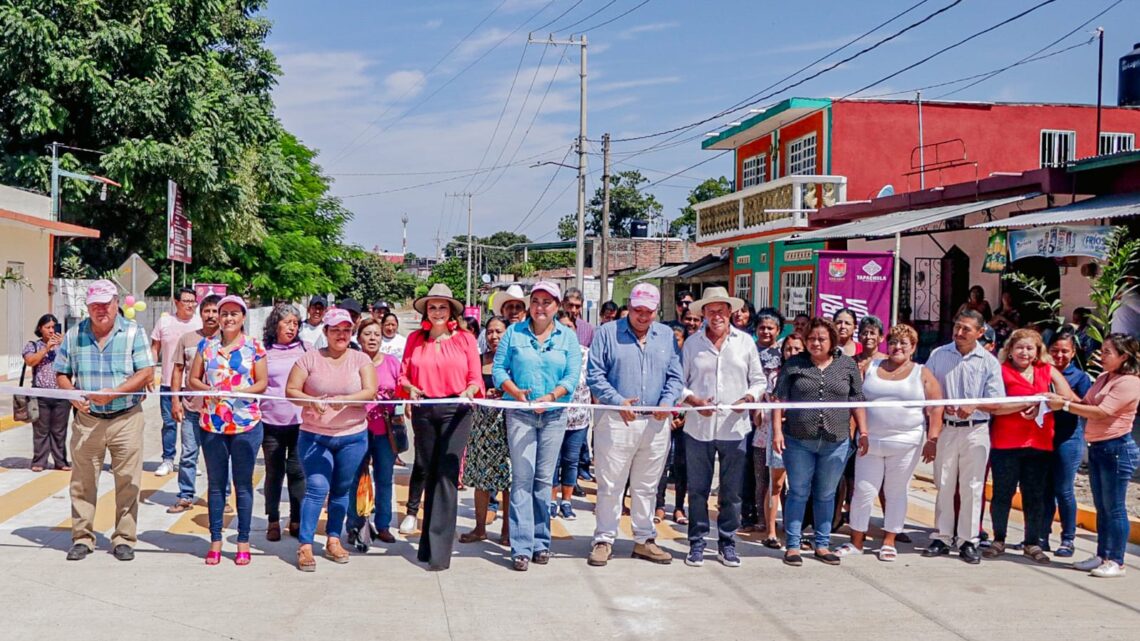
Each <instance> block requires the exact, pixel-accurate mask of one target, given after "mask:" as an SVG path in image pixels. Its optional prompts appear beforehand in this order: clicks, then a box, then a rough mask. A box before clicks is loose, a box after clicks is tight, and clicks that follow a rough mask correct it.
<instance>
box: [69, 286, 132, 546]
mask: <svg viewBox="0 0 1140 641" xmlns="http://www.w3.org/2000/svg"><path fill="white" fill-rule="evenodd" d="M87 313H88V315H89V316H90V318H87V319H85V320H83V321H81V322H80V323H79V325H77V326H75V327H72V328H71V329H70V330H69V331H68V332H67V337H66V338H65V339H64V341H63V345H61V346H60V350H59V356H58V357H57V358H56V359H55V371H56V380H57V381H58V383H59V387H60V389H65V390H82V391H85V392H88V393H87V394H85V398H83V399H81V400H74V401H71V404H72V406H74V407H75V410H76V412H75V422H74V424H73V425H72V431H71V453H72V456H73V460H74V463H73V465H72V468H71V542H72V545H71V549H70V550H68V552H67V559H68V560H69V561H81V560H83V559H84V558H86V556H87V555H88V554H90V553H91V552H92V551H93V550H94V549H95V530H94V523H95V502H96V499H97V498H98V496H99V472H101V471H102V469H103V460H104V458H105V457H106V455H107V452H110V453H111V473H112V474H113V475H114V477H115V532H114V534H113V535H112V537H111V545H112V546H113V548H112V552H113V553H114V555H115V558H116V559H119V560H120V561H131V560H133V559H134V558H135V553H134V546H135V542H136V541H137V540H138V537H137V532H138V523H137V519H138V513H139V485H140V478H141V477H142V444H143V413H142V396H141V395H134V394H131V392H141V391H143V390H144V389H145V388H146V386H147V384H148V383H150V382H152V381H153V380H154V361H153V360H152V355H151V351H150V346H149V345H147V341H146V333H145V332H143V331H142V329H141V328H139V326H138V325H136V324H135V323H134V322H132V321H129V320H127V319H126V318H123V317H122V316H120V315H119V291H118V288H117V287H116V286H115V284H114V283H112V282H110V281H107V280H98V281H95V282H94V283H92V284H91V285H90V286H89V287H88V288H87Z"/></svg>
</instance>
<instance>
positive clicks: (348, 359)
mask: <svg viewBox="0 0 1140 641" xmlns="http://www.w3.org/2000/svg"><path fill="white" fill-rule="evenodd" d="M322 324H323V325H324V336H325V341H326V343H327V345H326V346H325V347H322V348H321V349H319V350H310V351H308V352H305V355H304V356H302V357H301V358H300V359H298V360H297V363H296V364H295V365H293V370H292V371H291V372H289V381H288V382H287V383H286V385H285V395H286V396H288V397H289V398H290V399H293V401H294V402H295V403H297V404H298V405H300V406H301V407H302V410H301V434H300V436H298V437H297V449H298V450H300V453H301V467H302V468H303V469H304V470H305V498H304V499H303V500H302V501H301V532H300V536H299V537H298V538H299V540H300V546H299V547H298V548H297V568H298V569H300V570H301V571H302V572H313V571H315V570H316V569H317V562H316V560H315V559H314V558H313V539H314V538H315V536H316V533H317V521H318V520H319V519H320V517H321V510H322V509H323V508H324V506H325V499H326V498H327V499H328V517H327V519H326V521H325V534H326V535H327V539H326V541H325V550H324V556H325V558H326V559H328V560H330V561H332V562H334V563H341V564H343V563H348V551H347V550H345V549H344V546H343V545H341V542H340V535H341V531H342V530H343V529H344V520H345V517H346V516H347V515H348V510H349V506H350V505H351V503H352V501H351V499H350V497H352V496H353V490H355V489H356V484H355V483H354V481H355V480H356V475H357V471H358V470H359V469H360V462H361V461H362V460H364V455H365V453H366V452H367V451H368V409H367V406H365V405H364V404H362V403H359V402H356V401H371V400H373V399H375V398H376V368H375V367H373V365H372V359H371V358H369V357H368V355H367V354H365V353H364V352H360V351H357V350H355V349H350V348H349V342H350V341H351V340H352V326H353V323H352V316H350V315H349V313H348V311H347V310H344V309H340V308H338V307H330V308H329V309H328V311H326V312H325V316H324V319H323V321H322Z"/></svg>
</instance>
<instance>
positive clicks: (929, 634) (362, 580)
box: [0, 400, 1140, 641]
mask: <svg viewBox="0 0 1140 641" xmlns="http://www.w3.org/2000/svg"><path fill="white" fill-rule="evenodd" d="M147 415H148V417H149V425H150V426H152V427H151V429H150V431H149V432H148V433H147V448H146V450H147V454H148V463H147V464H146V469H147V471H146V472H144V475H143V505H142V506H141V508H140V514H139V522H140V544H139V546H138V556H137V559H136V560H135V561H134V562H133V563H121V562H118V561H116V560H115V559H114V558H113V557H112V556H110V555H109V554H107V553H106V552H107V549H108V547H109V545H108V542H107V540H106V538H105V537H106V536H109V535H110V533H111V530H112V527H113V507H114V502H113V499H112V487H111V477H110V475H109V473H107V474H104V475H103V477H102V487H103V488H105V489H104V493H103V494H102V495H101V497H100V501H99V509H98V514H97V518H96V524H97V528H98V529H99V530H100V531H102V532H103V533H104V535H105V536H104V537H101V538H100V541H99V546H100V547H99V549H98V550H97V552H96V553H95V554H93V555H91V556H89V557H88V558H87V560H85V561H82V562H79V563H74V562H71V563H69V562H67V561H65V560H64V554H65V551H66V549H67V548H68V546H69V544H70V535H69V530H68V526H69V521H70V518H69V516H70V508H69V502H68V496H67V492H68V489H67V485H68V475H67V474H66V473H64V472H45V473H41V474H33V473H32V472H31V471H29V470H28V469H27V461H28V455H29V453H30V450H31V431H30V428H29V427H27V426H22V427H17V428H13V429H9V430H7V431H5V432H3V433H0V560H2V562H3V564H4V572H3V576H4V580H3V581H2V582H0V603H3V604H4V613H5V614H4V621H3V624H2V629H3V631H4V633H3V638H5V639H31V638H36V639H40V640H48V639H68V640H70V639H75V638H77V637H78V638H81V639H84V640H90V641H95V640H99V639H114V640H117V641H119V640H128V639H145V640H147V641H150V640H153V639H162V640H163V641H174V640H180V639H194V640H198V639H247V640H251V641H253V640H264V639H315V638H334V639H375V638H395V639H402V640H410V639H452V638H454V639H465V640H476V639H489V640H494V641H509V640H513V639H520V640H523V639H525V640H528V641H529V640H531V639H535V638H554V637H558V638H574V639H649V638H658V639H659V638H663V637H671V638H688V639H749V640H756V639H812V640H816V639H844V640H856V639H882V638H898V639H902V638H913V639H923V641H937V640H941V639H979V640H985V641H992V640H994V639H1002V640H1006V639H1053V638H1060V637H1061V636H1080V637H1084V638H1095V639H1098V640H1102V639H1103V640H1108V639H1136V638H1138V636H1137V635H1138V634H1140V632H1138V630H1140V562H1138V559H1137V557H1136V556H1135V554H1136V553H1137V552H1138V550H1137V549H1135V548H1132V549H1131V552H1132V554H1131V555H1130V556H1129V558H1128V564H1127V565H1128V571H1129V576H1128V577H1126V578H1124V579H1117V580H1098V579H1093V578H1090V577H1088V576H1086V575H1085V574H1083V573H1080V572H1076V571H1074V570H1071V569H1069V568H1068V567H1067V565H1068V564H1067V563H1061V562H1057V563H1053V564H1052V565H1050V566H1048V567H1041V566H1037V565H1033V564H1030V563H1027V562H1025V561H1023V560H1022V557H1021V556H1020V555H1019V554H1010V555H1008V556H1007V558H1006V559H1003V560H999V561H988V560H987V561H985V562H983V564H982V565H981V566H980V567H970V566H967V565H966V564H964V563H962V562H960V561H958V560H957V559H956V558H955V557H949V558H945V557H944V558H939V559H923V558H920V557H919V556H918V554H917V552H916V551H914V549H913V547H912V546H909V545H902V546H900V552H901V554H900V556H899V560H898V561H897V562H896V563H894V564H886V563H881V562H879V561H878V560H876V558H875V557H874V556H871V555H870V554H868V555H866V556H863V557H861V558H858V559H845V560H844V561H843V565H842V566H841V567H838V568H834V567H828V566H825V565H823V564H821V563H818V562H816V561H814V560H812V559H811V558H808V557H807V556H805V562H804V566H803V567H802V568H798V569H797V568H790V567H785V566H784V565H782V564H781V563H780V561H779V558H780V553H778V552H775V551H772V550H767V549H765V548H763V547H762V546H760V545H759V544H758V540H759V539H758V538H749V537H745V538H744V539H743V542H742V543H741V545H740V554H741V556H742V557H743V561H744V564H743V567H741V568H737V569H730V568H725V567H722V566H721V565H719V564H718V563H717V562H716V560H715V558H714V557H712V556H711V555H710V556H709V557H707V558H706V561H705V566H704V567H702V568H690V567H686V566H685V565H684V564H683V563H682V559H683V556H684V553H685V549H686V547H685V544H684V531H683V528H678V527H675V526H673V527H671V526H670V525H669V524H668V523H663V524H661V526H660V528H659V532H660V534H659V541H660V542H662V543H663V544H664V546H665V547H666V549H668V550H669V551H671V552H672V553H673V554H674V558H675V560H674V563H673V564H672V565H671V566H668V567H663V566H656V565H652V564H650V563H647V562H645V561H638V560H634V559H631V558H629V552H630V548H631V546H632V543H631V542H630V541H628V540H623V541H621V542H619V543H618V545H617V548H616V554H615V558H614V560H613V561H611V562H610V564H609V566H608V567H605V568H591V567H588V566H587V565H586V562H585V560H584V557H585V556H586V554H587V553H588V551H589V548H590V535H591V532H592V529H593V524H594V520H593V516H592V514H591V510H592V506H593V496H592V485H589V486H588V487H589V488H591V495H590V496H589V497H588V498H587V499H577V503H576V509H577V511H578V514H579V518H578V520H576V521H572V522H565V521H562V520H557V521H556V522H555V523H554V535H555V539H556V540H555V541H554V552H555V553H556V557H555V558H554V559H553V560H552V561H551V563H550V565H548V566H546V567H542V566H537V565H532V566H531V570H530V571H529V572H527V573H525V574H520V573H516V572H514V571H512V570H511V569H510V568H509V565H508V562H507V552H506V550H505V549H504V548H502V547H500V546H498V545H495V544H492V543H489V542H487V543H482V544H474V545H462V544H459V543H456V558H455V559H454V562H453V564H452V569H451V570H450V571H449V572H443V573H431V572H427V571H426V570H425V568H424V566H423V565H421V564H419V563H417V562H415V546H416V537H415V536H412V537H408V538H407V539H405V538H404V537H399V536H398V542H397V543H396V544H394V545H391V546H381V547H379V548H374V549H373V551H372V552H370V553H369V554H368V555H366V556H365V555H358V554H355V553H354V554H353V557H352V561H351V563H349V564H348V565H346V566H337V565H334V564H333V563H331V562H329V561H326V560H324V559H323V558H320V557H318V560H317V572H316V573H315V574H302V573H301V572H299V571H297V570H296V568H295V566H294V559H295V553H296V542H295V541H294V540H292V539H289V538H288V537H286V539H285V540H283V541H281V542H279V543H268V542H266V541H265V538H264V532H265V519H264V505H263V499H262V494H261V491H260V479H261V474H262V468H260V467H259V468H258V470H257V477H256V478H257V481H258V485H259V489H258V492H257V499H256V503H255V513H254V525H253V529H254V532H253V537H252V544H253V554H254V556H253V563H252V565H250V566H249V567H244V568H242V567H237V566H235V565H233V563H232V554H233V550H234V542H233V541H234V540H233V537H234V535H235V532H234V531H233V530H231V529H227V532H226V548H225V555H226V556H225V557H224V558H223V561H222V564H221V565H220V566H217V567H207V566H205V565H204V564H203V561H202V559H203V556H204V555H205V552H206V550H207V547H208V533H207V529H206V525H207V520H206V508H205V505H204V503H201V502H200V505H199V506H198V507H196V508H195V509H194V510H193V511H191V512H189V513H186V514H182V515H169V514H166V511H165V509H166V507H167V506H168V505H170V504H171V503H173V501H174V498H175V494H176V491H177V481H176V478H175V475H169V476H167V477H164V478H158V477H155V476H154V474H153V473H152V471H153V470H154V469H155V467H156V465H157V463H158V458H159V456H158V453H159V438H158V433H159V421H158V411H157V403H156V402H155V401H153V400H152V401H148V403H147ZM409 454H410V453H409ZM409 454H405V455H404V458H405V460H411V457H410V456H409ZM408 473H409V468H397V474H398V483H399V487H398V488H397V496H398V500H399V501H400V504H401V505H402V503H403V501H404V499H405V498H406V495H407V490H406V484H407V476H408ZM199 488H200V489H201V490H202V491H204V489H205V478H204V477H202V478H199ZM671 497H672V491H670V501H671V500H672V499H671ZM471 514H472V496H471V491H470V490H468V491H465V492H463V493H462V506H461V508H460V531H465V530H467V529H468V528H470V526H471ZM932 517H933V490H932V488H930V487H929V486H928V485H924V484H922V483H921V482H917V481H916V483H915V485H914V490H913V492H912V509H911V514H910V520H909V524H910V526H911V527H912V528H913V529H912V535H913V536H914V538H915V542H916V543H917V544H919V545H924V544H925V542H926V529H925V528H926V526H928V525H929V524H930V522H931V520H932ZM1014 518H1015V520H1016V518H1018V517H1017V516H1015V517H1014ZM499 527H500V522H498V521H496V522H495V523H494V524H493V525H492V526H490V531H491V532H495V533H497V532H498V528H499ZM623 529H624V531H625V534H626V535H627V536H628V533H629V525H628V519H623ZM393 531H395V530H394V528H393ZM1020 535H1021V532H1020V531H1019V530H1018V531H1016V532H1011V534H1010V537H1009V538H1010V540H1011V541H1012V540H1018V539H1019V538H1020ZM843 540H845V538H844V537H836V544H838V542H842V541H843ZM710 545H712V542H711V541H710ZM713 548H714V549H715V545H713ZM1078 548H1079V552H1078V556H1077V558H1078V559H1081V558H1084V557H1086V556H1088V555H1089V553H1091V552H1092V551H1093V550H1094V549H1095V547H1094V543H1093V538H1092V536H1091V535H1090V534H1089V533H1086V532H1082V533H1081V534H1080V537H1079V542H1078ZM318 550H319V546H318Z"/></svg>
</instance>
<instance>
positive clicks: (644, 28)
mask: <svg viewBox="0 0 1140 641" xmlns="http://www.w3.org/2000/svg"><path fill="white" fill-rule="evenodd" d="M680 25H681V23H680V22H651V23H649V24H640V25H637V26H635V27H630V28H629V29H626V30H625V31H622V32H621V34H619V35H618V37H619V38H623V39H626V40H628V39H630V38H633V37H634V36H636V35H638V34H642V33H651V32H654V31H665V30H667V29H672V28H674V27H678V26H680Z"/></svg>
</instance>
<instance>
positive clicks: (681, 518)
mask: <svg viewBox="0 0 1140 641" xmlns="http://www.w3.org/2000/svg"><path fill="white" fill-rule="evenodd" d="M673 522H674V523H676V524H677V525H688V524H689V518H688V517H686V516H685V513H684V512H682V511H681V510H677V511H676V512H673Z"/></svg>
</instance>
